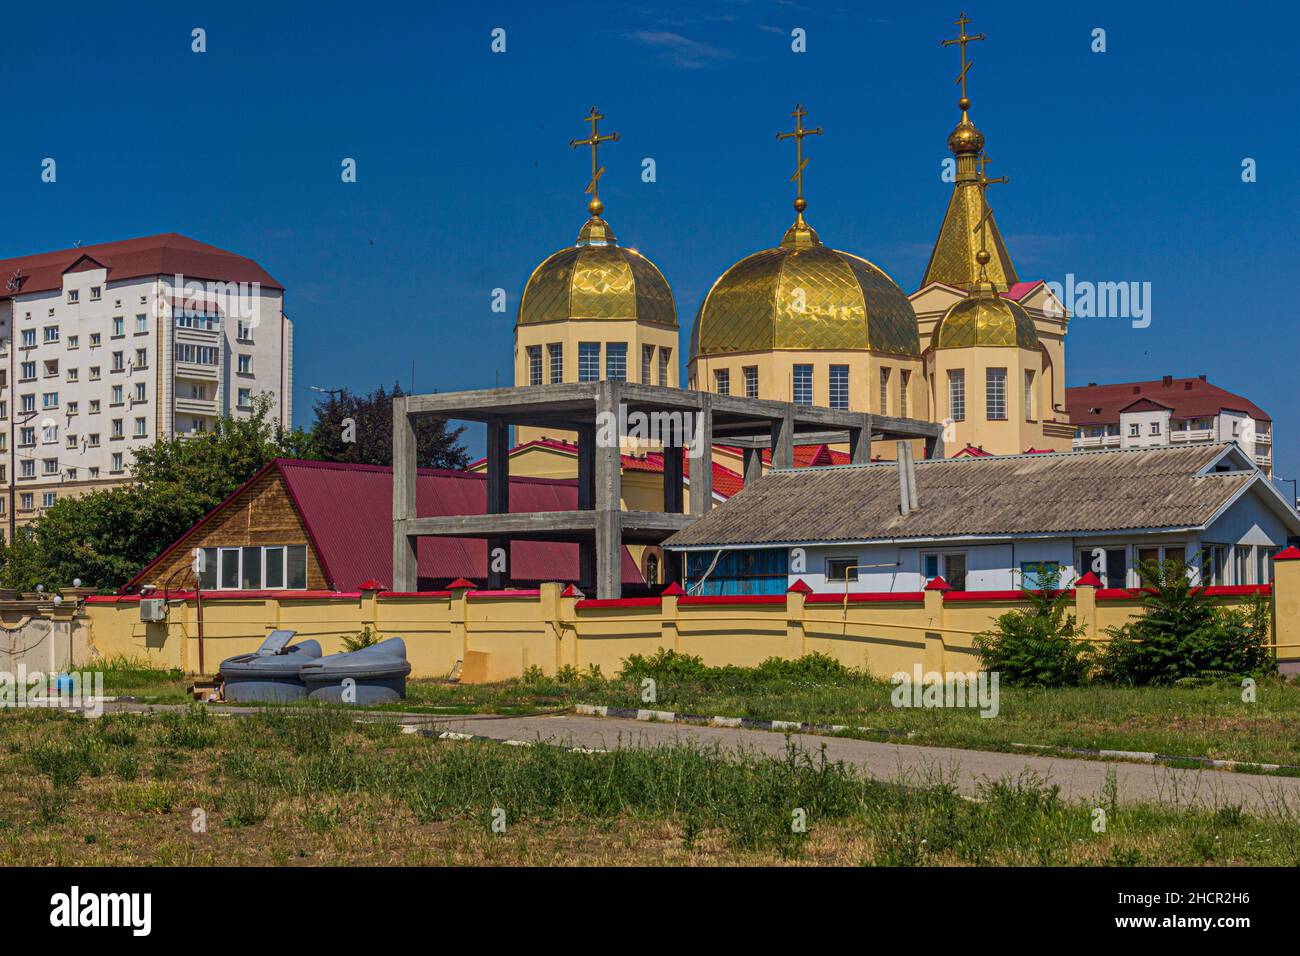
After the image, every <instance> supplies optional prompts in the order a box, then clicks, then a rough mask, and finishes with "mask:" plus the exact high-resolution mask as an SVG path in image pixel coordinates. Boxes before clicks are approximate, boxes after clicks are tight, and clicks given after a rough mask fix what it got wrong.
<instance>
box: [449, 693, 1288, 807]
mask: <svg viewBox="0 0 1300 956" xmlns="http://www.w3.org/2000/svg"><path fill="white" fill-rule="evenodd" d="M430 722H431V723H432V724H435V725H436V726H437V727H438V728H439V729H442V730H450V731H453V732H456V733H464V734H477V735H480V736H484V737H492V738H494V739H496V740H523V741H535V740H542V741H546V742H549V743H556V744H562V745H565V746H571V747H588V748H593V749H607V750H608V749H613V748H616V747H652V746H659V745H663V744H673V743H680V742H683V741H690V742H694V743H697V744H701V745H703V746H706V747H713V746H717V747H720V748H722V749H723V750H724V751H733V752H734V751H736V750H738V749H743V750H748V751H753V752H758V753H764V754H771V755H774V756H781V755H783V754H784V753H785V746H786V745H785V735H784V734H779V733H773V732H771V731H764V730H742V729H735V728H728V727H699V726H694V725H690V724H657V723H647V722H644V721H635V720H619V719H616V718H607V717H579V716H575V715H572V714H565V715H559V716H550V717H490V716H468V717H466V716H456V717H434V718H432V720H431V721H430ZM791 739H792V740H794V741H795V742H796V743H797V744H798V745H799V746H800V747H802V748H803V749H805V750H807V751H809V752H812V753H816V752H817V751H818V750H819V749H820V748H821V747H822V746H823V745H825V747H826V755H827V757H828V758H829V759H831V760H842V761H844V762H845V763H849V764H853V765H855V766H859V767H862V768H864V769H865V770H866V772H867V773H868V774H870V775H871V776H872V777H875V778H878V779H881V780H895V781H900V782H903V783H924V782H927V781H934V780H936V779H943V780H951V781H952V782H953V783H954V785H955V786H956V787H957V789H958V790H959V791H960V792H961V793H964V794H974V793H975V790H976V787H977V785H978V784H979V783H980V782H981V781H984V780H998V779H1002V778H1004V777H1008V776H1010V777H1016V776H1018V775H1019V774H1021V773H1022V772H1024V771H1030V772H1033V773H1036V774H1037V775H1038V776H1039V777H1041V778H1042V779H1043V781H1044V782H1046V783H1049V784H1057V785H1059V786H1060V788H1061V796H1062V797H1063V798H1064V799H1066V800H1070V801H1073V800H1083V801H1088V802H1095V801H1100V799H1101V797H1102V794H1103V788H1104V787H1105V783H1106V775H1107V772H1108V771H1112V770H1113V771H1114V773H1115V777H1116V781H1117V783H1118V791H1119V792H1118V797H1119V802H1120V803H1164V804H1168V805H1172V806H1188V805H1196V806H1201V807H1210V808H1214V807H1219V806H1224V805H1230V804H1241V805H1242V806H1243V807H1246V808H1249V809H1254V810H1256V811H1259V810H1263V809H1266V808H1276V807H1278V805H1279V802H1280V801H1281V800H1285V801H1287V805H1289V806H1290V807H1291V808H1292V810H1293V811H1294V812H1296V813H1297V814H1300V778H1297V777H1269V776H1258V775H1254V774H1245V773H1231V772H1227V771H1222V770H1181V769H1175V768H1172V767H1164V766H1158V765H1152V764H1136V763H1122V762H1119V761H1100V760H1081V759H1071V758H1068V757H1044V756H1037V755H1031V754H1024V755H1022V754H1013V753H994V752H991V751H982V750H957V749H954V748H950V747H921V746H917V745H915V744H895V743H878V742H876V741H870V740H853V739H850V738H847V737H819V736H816V735H809V734H793V735H792V736H791Z"/></svg>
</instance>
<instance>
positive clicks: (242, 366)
mask: <svg viewBox="0 0 1300 956" xmlns="http://www.w3.org/2000/svg"><path fill="white" fill-rule="evenodd" d="M534 352H536V353H537V381H535V382H530V384H532V385H541V384H542V350H541V348H540V347H538V346H536V345H533V346H529V348H528V365H529V371H530V374H529V376H528V377H529V379H531V378H532V375H531V370H532V364H533V353H534ZM238 372H239V374H240V375H252V374H253V356H251V355H241V356H239V366H238Z"/></svg>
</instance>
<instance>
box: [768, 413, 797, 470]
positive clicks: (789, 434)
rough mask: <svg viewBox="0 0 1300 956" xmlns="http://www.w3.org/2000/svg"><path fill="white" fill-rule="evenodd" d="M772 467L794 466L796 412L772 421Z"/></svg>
mask: <svg viewBox="0 0 1300 956" xmlns="http://www.w3.org/2000/svg"><path fill="white" fill-rule="evenodd" d="M772 467H773V468H793V467H794V413H793V412H792V411H786V413H785V417H784V418H781V419H778V420H777V421H774V422H772Z"/></svg>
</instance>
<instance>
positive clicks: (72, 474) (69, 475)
mask: <svg viewBox="0 0 1300 956" xmlns="http://www.w3.org/2000/svg"><path fill="white" fill-rule="evenodd" d="M63 477H64V478H66V479H68V481H76V480H77V469H75V468H65V469H63Z"/></svg>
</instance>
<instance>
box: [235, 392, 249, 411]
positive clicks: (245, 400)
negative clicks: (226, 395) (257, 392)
mask: <svg viewBox="0 0 1300 956" xmlns="http://www.w3.org/2000/svg"><path fill="white" fill-rule="evenodd" d="M235 402H236V404H237V405H238V406H239V407H240V408H244V409H248V408H252V407H253V390H252V389H251V388H241V389H240V390H239V392H238V395H237V397H236V399H235Z"/></svg>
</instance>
